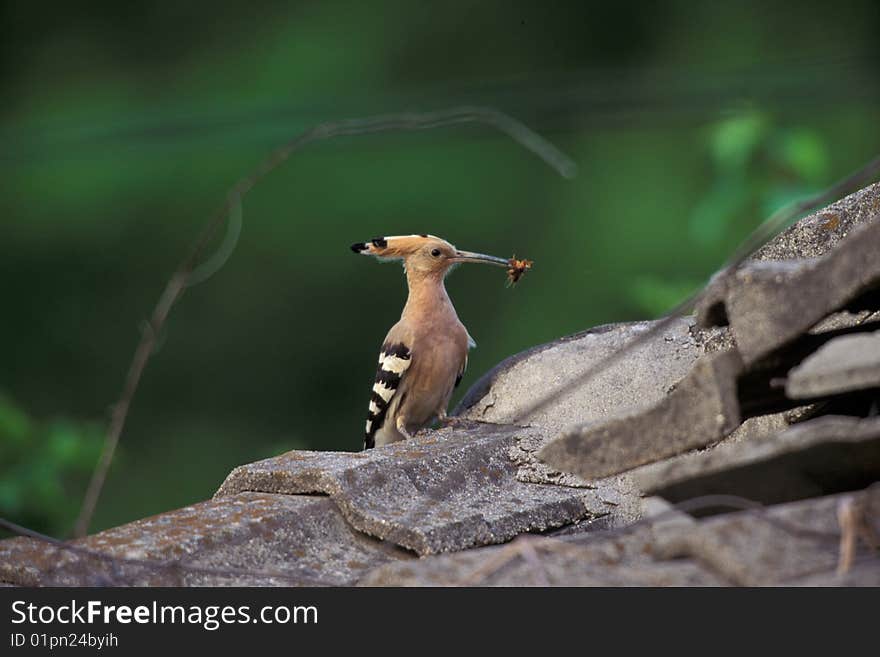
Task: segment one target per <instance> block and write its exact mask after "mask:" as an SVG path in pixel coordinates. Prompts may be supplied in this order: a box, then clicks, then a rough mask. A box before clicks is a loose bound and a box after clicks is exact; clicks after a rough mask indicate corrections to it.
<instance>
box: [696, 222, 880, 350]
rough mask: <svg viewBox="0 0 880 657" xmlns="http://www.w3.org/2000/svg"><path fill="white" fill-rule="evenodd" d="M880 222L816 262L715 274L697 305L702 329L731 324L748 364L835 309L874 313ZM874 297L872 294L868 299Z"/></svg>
mask: <svg viewBox="0 0 880 657" xmlns="http://www.w3.org/2000/svg"><path fill="white" fill-rule="evenodd" d="M878 253H880V221H876V220H872V221H870V222H868V223H866V224H864V225H862V226H860V227H859V228H858V229H856V230H854V231H852V232H851V233H850V234H849V236H848V237H847V239H845V240H842V241H841V242H839V243H838V244H837V245H836V246H835V247H834V248H833V249H832V250H830V251H829V252H828V253H827V254H826V255H824V256H823V257H821V258H818V259H814V260H798V261H785V262H776V261H765V262H752V263H749V264H747V265H744V266H743V267H740V268H739V269H737V270H736V271H735V272H733V273H732V274H731V273H723V274H721V275H719V276H717V277H716V278H715V279H714V280H713V282H712V283H711V284H710V285H709V287H708V288H707V290H706V293H705V294H704V295H703V297H702V298H701V300H700V302H699V304H698V306H697V318H698V320H699V322H700V324H701V325H702V326H714V325H724V324H728V323H729V325H730V328H731V331H732V333H733V337H734V339H735V340H736V345H737V348H738V349H739V352H740V354H741V355H742V357H743V361H744V362H745V363H746V364H747V365H748V364H751V363H754V362H755V361H757V360H759V359H761V358H762V357H764V356H766V355H768V354H770V353H772V352H773V351H775V350H776V349H778V348H780V347H782V346H784V345H786V344H788V343H790V342H792V341H794V340H795V339H797V338H798V337H800V336H801V335H803V334H804V333H806V332H807V331H808V330H809V329H811V328H813V327H814V326H816V325H817V324H819V322H820V321H822V320H823V319H824V318H825V317H827V316H828V315H830V314H832V313H835V312H837V311H840V310H877V307H876V306H877V304H878V302H877V299H876V298H875V297H876V293H877V289H878V287H880V257H877V254H878ZM872 295H874V296H872Z"/></svg>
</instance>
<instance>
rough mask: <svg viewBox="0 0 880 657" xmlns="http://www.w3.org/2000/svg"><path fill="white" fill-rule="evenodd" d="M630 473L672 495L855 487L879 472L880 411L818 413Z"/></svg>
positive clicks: (646, 487) (785, 495)
mask: <svg viewBox="0 0 880 657" xmlns="http://www.w3.org/2000/svg"><path fill="white" fill-rule="evenodd" d="M630 476H631V477H632V479H633V480H634V482H635V483H636V485H637V486H638V487H639V488H640V489H641V490H643V491H645V492H647V493H651V494H656V495H661V496H663V497H664V498H666V499H668V500H670V501H671V502H681V501H683V500H688V499H692V498H695V497H700V496H704V495H717V494H732V495H739V496H742V497H747V498H749V499H751V500H755V501H758V502H761V503H764V504H773V503H779V502H784V501H790V500H796V499H801V498H804V497H811V496H817V495H823V494H826V493H828V492H836V491H840V490H850V489H854V488H861V487H864V486H866V485H868V484H869V483H871V482H873V481H876V480H878V479H880V418H867V419H859V418H852V417H843V416H824V417H819V418H816V419H813V420H809V421H806V422H802V423H800V424H796V425H794V426H792V427H790V428H789V429H788V430H786V431H784V432H782V433H779V434H775V435H774V434H771V435H768V436H765V437H764V438H763V439H760V440H747V441H742V442H738V443H728V444H722V445H718V446H717V447H715V448H713V449H711V450H707V451H705V452H700V453H693V454H687V455H685V456H683V457H680V458H678V459H675V460H672V461H668V462H664V463H657V464H654V465H653V466H651V467H647V468H642V469H640V470H637V471H633V472H631V473H630Z"/></svg>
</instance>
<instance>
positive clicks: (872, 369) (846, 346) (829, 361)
mask: <svg viewBox="0 0 880 657" xmlns="http://www.w3.org/2000/svg"><path fill="white" fill-rule="evenodd" d="M866 388H880V331H875V332H873V333H865V334H853V335H842V336H840V337H837V338H834V339H832V340H831V341H829V342H828V343H826V344H825V345H824V346H823V347H821V348H820V349H819V350H818V351H816V353H814V354H813V355H811V356H809V357H808V358H807V359H806V360H804V361H803V362H802V363H801V364H800V365H799V366H797V367H795V368H794V369H792V370H791V372H789V374H788V380H787V381H786V384H785V394H786V395H788V396H789V397H790V398H791V399H810V398H814V397H824V396H826V395H836V394H840V393H843V392H849V391H852V390H863V389H866Z"/></svg>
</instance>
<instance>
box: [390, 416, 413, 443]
mask: <svg viewBox="0 0 880 657" xmlns="http://www.w3.org/2000/svg"><path fill="white" fill-rule="evenodd" d="M394 424H395V426H396V427H397V431H398V432H399V433H400V435H401V436H403V437H404V439H405V440H409V439H410V438H412V434H411V433H410V432H409V431H407V430H406V418H405V417H404V416H403V415H398V416H397V420H396V421H395V423H394Z"/></svg>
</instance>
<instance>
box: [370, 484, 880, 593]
mask: <svg viewBox="0 0 880 657" xmlns="http://www.w3.org/2000/svg"><path fill="white" fill-rule="evenodd" d="M857 495H859V496H860V497H865V498H869V499H870V501H871V503H872V509H873V510H876V509H877V508H878V507H877V504H880V490H872V489H869V490H867V491H863V492H861V493H858V494H857ZM845 497H849V496H843V495H840V496H832V497H826V498H819V499H812V500H805V501H799V502H796V503H793V504H787V505H780V506H776V507H770V508H766V509H753V510H748V511H742V512H736V513H730V514H725V515H721V516H713V517H711V518H706V519H703V520H699V521H695V520H693V519H692V518H689V517H688V516H685V515H684V514H682V513H681V512H678V511H676V510H675V509H668V508H667V509H665V510H664V509H663V508H662V506H661V507H660V509H657V510H656V511H655V512H653V513H648V514H646V515H649V516H650V517H648V518H647V519H646V520H644V521H642V522H640V523H638V524H636V525H634V526H632V527H628V528H624V529H618V530H612V531H608V532H597V533H593V534H589V535H581V536H572V537H563V538H555V539H550V538H543V537H522V538H520V539H518V540H517V541H514V542H513V543H511V544H508V545H505V546H503V547H491V548H481V549H476V550H469V551H467V552H463V553H456V554H450V555H442V556H432V557H426V558H423V559H419V560H415V561H408V562H405V563H404V562H394V563H389V564H386V565H383V566H380V567H378V568H376V569H374V570H372V571H370V572H369V573H368V574H367V575H366V576H365V577H364V578H363V579H362V580H361V582H360V584H361V585H365V586H438V585H450V584H452V585H464V586H522V585H526V586H528V585H550V586H621V585H636V586H692V585H698V586H699V585H702V586H707V585H708V586H714V585H724V584H731V585H740V586H767V585H785V586H790V585H797V584H802V583H808V582H817V581H818V582H819V583H821V584H826V585H827V584H831V585H834V584H838V585H840V584H844V583H846V582H847V581H848V580H847V579H846V578H847V577H848V576H844V577H837V576H836V574H835V572H836V569H837V565H838V561H839V550H838V547H839V543H840V529H839V527H838V524H837V509H838V507H839V505H840V503H841V501H842V500H843V499H844V498H845ZM873 510H872V512H871V513H873ZM866 522H869V523H872V525H873V526H874V527H877V528H880V515H871V517H870V518H867V519H866ZM855 564H856V568H854V569H853V571H852V573H851V575H855V574H856V573H857V574H858V575H859V577H861V578H863V579H865V580H868V581H876V579H877V577H878V573H880V559H876V557H872V555H871V552H870V549H869V548H868V547H867V546H866V545H864V544H859V545H858V548H857V553H856V560H855Z"/></svg>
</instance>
